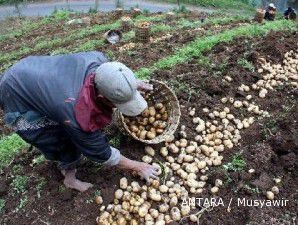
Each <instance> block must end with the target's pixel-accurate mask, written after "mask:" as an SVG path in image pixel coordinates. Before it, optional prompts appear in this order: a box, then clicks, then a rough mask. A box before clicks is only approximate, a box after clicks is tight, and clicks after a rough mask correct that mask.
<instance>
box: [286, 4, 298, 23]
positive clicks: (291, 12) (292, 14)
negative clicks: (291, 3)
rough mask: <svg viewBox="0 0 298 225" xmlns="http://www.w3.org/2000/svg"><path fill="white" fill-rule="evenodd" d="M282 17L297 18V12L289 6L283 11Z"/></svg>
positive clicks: (287, 18)
mask: <svg viewBox="0 0 298 225" xmlns="http://www.w3.org/2000/svg"><path fill="white" fill-rule="evenodd" d="M284 18H285V19H286V20H289V19H290V20H296V18H297V14H296V11H295V9H293V8H292V7H289V8H288V9H287V10H286V11H285V12H284Z"/></svg>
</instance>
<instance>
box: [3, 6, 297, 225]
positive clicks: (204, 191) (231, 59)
mask: <svg viewBox="0 0 298 225" xmlns="http://www.w3.org/2000/svg"><path fill="white" fill-rule="evenodd" d="M115 14H116V13H115V12H111V13H107V14H101V13H93V14H71V13H69V12H65V11H58V12H56V13H55V14H53V15H52V16H51V17H45V18H40V19H39V20H34V21H33V22H32V23H26V24H24V25H23V26H22V28H21V29H18V30H16V31H10V32H9V33H7V34H3V35H0V52H1V54H0V74H1V73H3V72H4V71H5V70H6V69H7V68H9V67H10V66H11V65H12V64H14V63H15V62H17V61H18V60H20V59H22V58H24V57H26V56H29V55H42V54H44V55H57V54H64V53H73V52H81V51H91V50H96V51H103V52H104V53H106V54H107V55H108V56H109V57H110V59H111V60H116V61H120V62H123V63H124V64H126V65H127V66H128V67H130V68H131V69H133V70H134V71H135V72H136V74H137V76H138V77H139V78H142V79H156V80H160V81H164V82H165V83H166V84H167V85H169V86H170V87H171V88H172V90H173V91H174V92H175V94H176V95H177V98H178V100H179V103H180V107H181V114H182V116H181V119H180V125H179V127H178V130H177V131H176V133H175V140H174V141H172V142H171V143H162V144H158V145H152V146H151V147H152V148H153V149H154V150H155V151H154V152H155V155H154V157H152V162H154V163H157V164H158V165H159V166H160V167H161V171H162V173H161V175H160V184H161V186H163V188H165V189H166V188H168V186H171V182H169V181H173V182H174V183H175V185H176V186H175V185H172V186H171V187H170V189H172V192H170V191H164V190H163V191H161V192H158V193H157V194H158V195H159V196H160V199H158V198H153V197H150V193H149V188H147V189H148V190H146V188H145V187H142V186H143V185H145V183H144V182H143V181H141V180H139V179H138V178H137V177H135V176H133V175H132V174H130V173H125V172H123V171H120V170H118V169H116V170H114V169H108V168H103V167H101V166H100V165H97V164H95V163H93V162H91V161H89V160H83V161H82V163H81V164H82V165H81V166H80V167H79V168H78V177H79V178H80V179H82V180H84V181H88V182H92V183H93V184H94V187H93V188H91V189H90V190H88V191H87V192H84V193H79V192H77V191H73V190H70V189H66V188H65V187H64V186H63V182H62V181H63V176H62V175H61V173H60V172H59V170H58V169H57V167H56V164H54V163H52V162H48V161H46V160H45V159H44V158H43V156H42V155H41V154H40V153H39V152H38V150H37V149H35V148H33V149H32V148H30V146H29V145H28V144H27V143H25V142H24V141H23V140H22V139H21V138H20V137H19V136H17V135H16V134H14V133H13V131H11V130H10V129H9V128H8V127H6V126H5V125H4V121H3V112H0V116H1V118H0V135H1V139H0V215H1V217H0V224H96V223H98V224H163V223H158V222H157V221H158V219H156V218H157V216H156V217H154V216H155V214H156V210H155V211H154V210H152V209H160V205H166V204H168V203H169V205H171V207H170V208H168V209H167V210H164V212H163V214H164V215H165V216H164V217H163V218H162V216H161V218H162V219H159V220H165V221H167V224H203V225H217V224H218V225H230V224H235V225H238V224H239V225H240V224H241V225H242V224H247V225H257V224H258V225H267V224H270V225H280V224H285V225H287V224H289V225H292V224H295V220H296V218H297V208H298V204H297V197H298V193H297V187H298V179H297V172H296V171H297V169H298V168H297V166H298V157H297V149H298V141H297V136H298V124H297V121H298V113H297V111H298V104H297V99H298V41H297V40H298V33H297V31H298V26H297V22H293V21H286V20H276V21H272V22H265V23H262V24H258V23H255V22H254V21H252V20H251V17H249V16H227V15H224V14H220V13H216V14H210V15H208V14H199V13H196V12H189V13H181V12H180V13H175V14H173V16H171V17H169V16H168V15H167V14H162V13H154V14H151V13H141V14H140V15H138V16H133V14H132V12H130V11H125V13H124V15H125V16H131V17H132V24H138V23H142V22H150V23H151V37H150V41H149V42H148V43H142V42H138V41H137V40H136V37H135V35H136V32H135V29H134V28H132V29H131V30H129V31H123V32H122V35H123V37H122V40H121V41H120V42H118V43H116V44H113V45H112V44H110V43H108V42H106V41H105V40H104V38H103V34H104V33H105V32H106V31H108V30H110V29H120V30H121V21H120V19H119V18H116V16H115ZM83 17H88V18H90V22H89V23H88V24H73V25H66V22H67V21H69V20H71V19H77V18H83ZM200 18H206V19H205V20H204V21H203V22H201V20H200ZM199 126H200V127H199ZM198 127H199V128H198ZM182 143H186V146H188V147H186V146H183V144H182ZM111 144H112V145H115V146H116V147H119V148H120V150H121V153H122V154H123V155H125V156H127V157H130V158H132V159H136V160H142V159H144V156H145V155H147V156H150V154H148V151H147V152H146V151H145V150H144V149H145V145H144V144H142V143H140V142H137V141H134V140H132V139H130V138H125V139H123V138H120V137H115V138H113V139H111ZM173 146H174V147H173ZM164 147H166V149H167V150H166V151H167V154H165V153H164V152H162V151H163V150H162V151H160V150H161V149H165V148H164ZM175 149H178V150H177V151H175ZM147 158H148V157H147ZM185 171H187V173H186V172H185ZM185 173H186V175H185ZM123 177H126V178H127V179H128V182H129V185H131V184H133V185H132V186H134V185H136V183H135V182H136V181H137V182H138V183H139V185H140V186H141V187H142V188H143V189H142V191H136V192H139V193H141V192H143V193H146V192H147V191H148V198H147V201H148V202H150V208H151V211H150V210H149V213H148V215H149V214H151V215H150V216H147V217H146V216H140V211H141V210H140V208H137V209H139V210H134V211H133V210H131V212H130V213H128V212H123V211H121V210H118V212H115V211H114V210H113V209H115V208H116V207H115V205H122V208H123V205H124V204H123V202H126V203H125V204H127V202H129V201H123V198H122V197H119V199H114V198H115V196H114V195H115V191H116V190H117V189H119V182H120V179H121V178H123ZM190 177H191V178H190ZM131 182H133V183H131ZM162 184H163V185H162ZM165 184H166V185H165ZM155 185H156V184H155ZM153 186H154V184H153ZM161 186H160V187H159V190H161ZM164 186H166V187H164ZM151 188H152V187H151ZM118 192H119V191H118ZM268 192H270V193H268ZM173 193H175V194H173ZM272 193H273V195H274V200H282V199H283V200H287V203H286V205H285V206H272V205H271V206H268V205H267V206H263V207H260V206H254V207H253V206H249V204H250V202H249V203H248V205H246V206H245V205H243V204H240V205H237V204H238V202H237V200H238V199H241V201H243V199H246V200H260V201H267V200H268V199H272V195H271V194H272ZM96 196H102V198H103V203H102V204H97V203H96ZM131 196H133V195H132V194H131ZM188 197H196V198H203V199H214V201H216V204H215V205H212V204H211V205H210V204H208V203H206V204H199V205H197V206H196V207H191V208H187V207H186V208H184V209H181V205H182V203H183V199H184V198H187V199H188ZM136 198H137V197H136ZM173 198H177V202H176V203H175V202H174V203H173V202H171V199H173ZM231 199H232V200H231ZM220 201H222V202H223V204H219V203H220ZM269 202H270V201H269ZM197 203H198V202H197ZM242 203H243V202H242ZM267 203H268V201H267ZM131 204H132V203H131ZM268 204H270V203H268ZM103 206H105V207H103ZM113 207H114V208H113ZM176 207H178V208H179V209H180V210H181V212H179V213H174V212H173V211H174V210H173V208H174V209H175V210H176V209H177V208H176ZM118 208H119V207H118ZM182 208H183V207H182ZM160 211H161V210H160ZM160 214H161V213H160ZM105 216H106V217H105ZM124 218H126V219H124ZM173 218H174V219H173ZM133 219H135V222H132V221H133ZM101 220H102V221H101ZM144 220H147V223H145V222H144ZM96 221H97V222H96ZM100 221H101V222H100ZM148 221H149V222H148ZM150 221H153V222H150ZM194 221H196V222H194ZM296 222H297V221H296Z"/></svg>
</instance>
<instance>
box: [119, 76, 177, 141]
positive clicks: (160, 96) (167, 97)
mask: <svg viewBox="0 0 298 225" xmlns="http://www.w3.org/2000/svg"><path fill="white" fill-rule="evenodd" d="M150 83H151V84H153V88H154V92H153V95H152V96H151V97H152V100H153V101H154V102H156V101H158V102H162V103H163V104H164V105H165V106H166V108H167V111H168V115H169V119H168V121H167V124H168V125H167V127H166V128H165V130H164V132H163V133H162V134H160V135H158V136H156V137H155V138H154V139H152V140H143V139H140V138H138V137H137V136H135V135H134V134H133V133H132V132H131V131H130V130H129V128H128V126H127V125H126V124H125V122H124V116H123V115H122V114H121V113H120V112H119V110H116V112H115V113H114V119H115V121H116V123H117V126H118V128H119V130H120V131H121V132H122V133H123V134H125V135H129V136H131V137H132V138H133V139H135V140H138V141H140V142H143V143H146V144H158V143H161V142H164V141H165V140H166V138H167V137H168V136H170V135H173V134H174V133H175V131H176V129H177V127H178V125H179V122H180V116H181V112H180V105H179V101H178V99H177V97H176V95H175V94H174V92H173V91H172V90H171V89H170V88H169V87H168V86H167V85H166V84H165V83H163V82H160V81H157V80H150ZM149 101H150V100H149Z"/></svg>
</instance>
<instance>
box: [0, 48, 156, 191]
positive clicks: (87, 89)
mask: <svg viewBox="0 0 298 225" xmlns="http://www.w3.org/2000/svg"><path fill="white" fill-rule="evenodd" d="M0 79H1V81H0V106H1V108H2V109H3V110H4V113H5V121H6V123H7V124H8V125H9V126H11V127H12V128H13V129H14V130H15V132H16V133H17V134H18V135H20V136H21V137H22V138H23V139H24V140H25V141H26V142H28V143H30V144H32V145H33V146H35V147H36V148H38V149H39V150H40V151H41V152H42V153H43V154H44V156H45V158H46V159H48V160H54V161H57V162H58V166H59V168H60V170H61V172H62V174H63V175H64V177H65V179H64V184H65V185H66V186H67V187H68V188H73V189H76V190H78V191H86V190H87V189H88V188H90V187H91V186H92V184H90V183H86V182H82V181H80V180H78V179H76V176H75V175H76V166H77V164H78V162H79V161H80V159H81V156H82V155H84V156H86V157H88V158H89V159H91V160H93V161H96V162H98V163H102V164H103V165H105V166H117V167H119V168H122V169H127V170H132V171H135V172H137V173H138V174H139V175H140V176H141V177H142V178H144V179H146V180H147V181H149V179H150V178H156V174H157V168H156V167H153V166H151V165H149V164H146V163H143V162H138V161H133V160H130V159H128V158H126V157H124V156H122V155H121V153H120V152H119V150H118V149H116V148H114V147H111V146H110V145H109V143H108V139H107V137H106V136H105V135H104V134H103V133H102V129H103V128H104V127H105V126H106V125H108V124H109V123H110V122H111V120H112V113H113V108H115V107H116V108H118V109H119V110H120V111H121V112H122V113H123V114H125V115H127V116H137V115H139V114H140V113H141V112H142V111H143V110H144V109H145V108H147V102H146V101H145V100H144V98H143V97H142V96H141V94H140V93H139V91H138V90H140V89H143V90H144V89H152V87H151V86H150V85H148V84H146V83H143V82H141V81H138V80H137V79H136V78H135V76H134V74H133V72H132V71H131V70H130V69H129V68H127V67H126V66H125V65H123V64H121V63H119V62H109V61H108V59H107V58H106V57H105V55H104V54H102V53H100V52H84V53H77V54H68V55H58V56H30V57H27V58H24V59H22V60H21V61H19V62H18V63H16V64H15V65H13V66H12V67H11V68H9V69H8V70H7V71H6V72H5V73H4V75H3V76H2V77H1V78H0ZM132 151H133V149H132Z"/></svg>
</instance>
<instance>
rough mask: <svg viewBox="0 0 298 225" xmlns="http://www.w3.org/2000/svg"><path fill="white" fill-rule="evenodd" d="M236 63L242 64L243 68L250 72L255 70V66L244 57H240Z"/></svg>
mask: <svg viewBox="0 0 298 225" xmlns="http://www.w3.org/2000/svg"><path fill="white" fill-rule="evenodd" d="M237 63H238V64H239V65H240V66H242V67H243V68H244V69H247V70H249V71H250V72H255V67H254V65H253V64H252V63H251V62H249V61H247V60H246V59H244V58H241V59H239V60H238V61H237Z"/></svg>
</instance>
